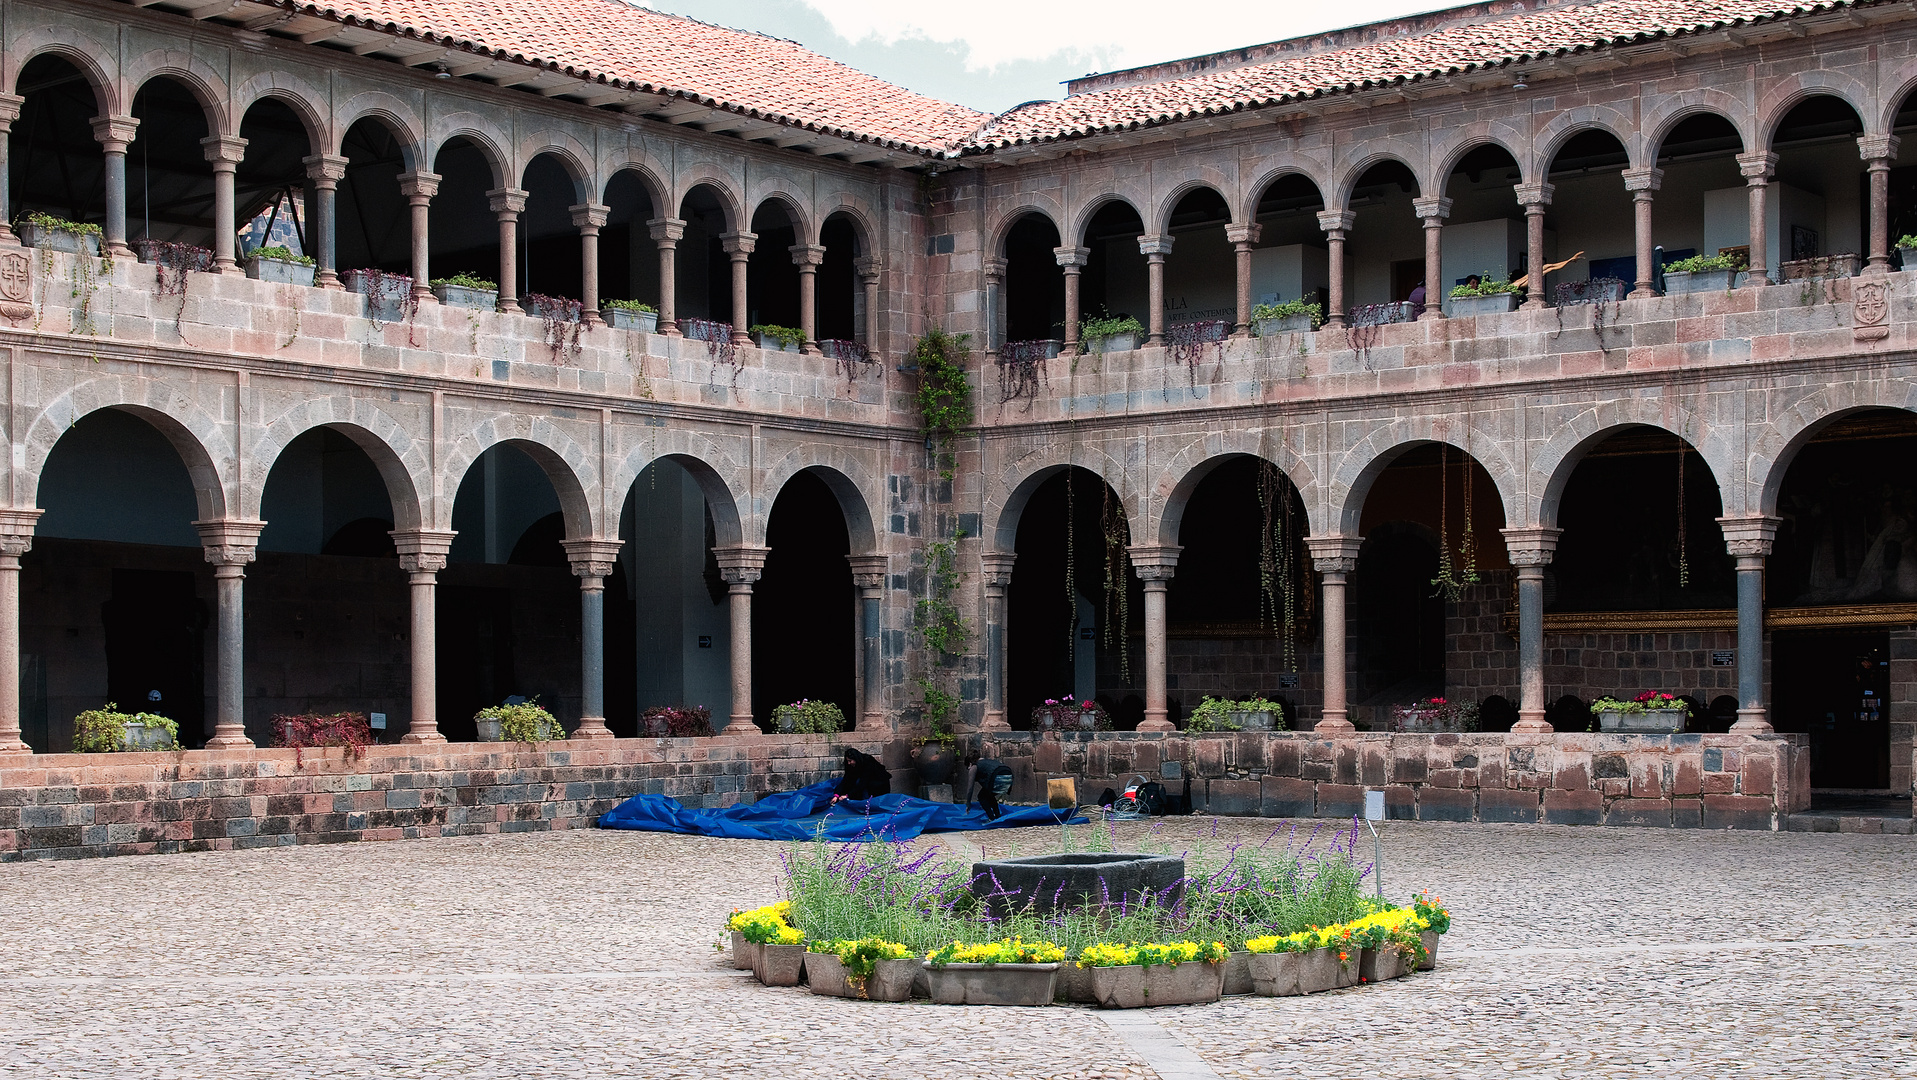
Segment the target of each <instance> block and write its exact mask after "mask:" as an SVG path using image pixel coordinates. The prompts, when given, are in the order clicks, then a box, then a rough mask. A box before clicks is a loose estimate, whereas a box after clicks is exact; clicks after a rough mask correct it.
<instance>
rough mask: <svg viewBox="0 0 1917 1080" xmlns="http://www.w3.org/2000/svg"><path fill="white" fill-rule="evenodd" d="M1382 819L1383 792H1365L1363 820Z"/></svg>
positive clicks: (1383, 815) (1383, 816) (1383, 817)
mask: <svg viewBox="0 0 1917 1080" xmlns="http://www.w3.org/2000/svg"><path fill="white" fill-rule="evenodd" d="M1384 819H1385V813H1384V792H1382V791H1367V792H1365V820H1366V821H1383V820H1384Z"/></svg>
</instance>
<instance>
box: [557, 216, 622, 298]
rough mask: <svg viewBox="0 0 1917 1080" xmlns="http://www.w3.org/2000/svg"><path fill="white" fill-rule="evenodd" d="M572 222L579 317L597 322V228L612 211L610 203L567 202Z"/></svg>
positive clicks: (602, 225)
mask: <svg viewBox="0 0 1917 1080" xmlns="http://www.w3.org/2000/svg"><path fill="white" fill-rule="evenodd" d="M566 209H568V210H570V211H572V223H573V225H574V226H576V227H577V228H578V229H579V321H580V322H581V323H582V324H584V325H586V326H598V325H599V323H600V318H599V230H600V229H601V228H603V227H604V226H605V224H606V219H607V218H608V217H609V216H611V214H612V207H610V206H601V205H599V204H598V203H590V202H588V203H580V204H579V205H578V206H569V207H567V208H566Z"/></svg>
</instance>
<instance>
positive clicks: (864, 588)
mask: <svg viewBox="0 0 1917 1080" xmlns="http://www.w3.org/2000/svg"><path fill="white" fill-rule="evenodd" d="M845 561H846V562H848V563H851V564H852V582H853V584H854V585H857V586H858V589H859V643H860V650H859V687H860V693H859V719H858V725H857V726H858V730H860V731H879V732H889V731H891V730H892V724H891V722H890V721H889V720H887V719H886V717H885V650H884V644H885V603H884V601H885V574H886V571H887V570H889V569H890V568H891V565H892V560H891V557H890V556H886V555H847V556H846V557H845Z"/></svg>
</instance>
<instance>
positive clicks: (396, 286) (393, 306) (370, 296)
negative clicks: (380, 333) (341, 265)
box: [340, 270, 413, 322]
mask: <svg viewBox="0 0 1917 1080" xmlns="http://www.w3.org/2000/svg"><path fill="white" fill-rule="evenodd" d="M340 280H341V281H342V282H343V283H345V285H346V291H347V292H355V293H359V294H360V295H361V296H364V297H365V298H366V317H367V318H369V319H373V320H374V321H376V322H401V321H404V320H405V318H406V313H407V310H408V309H409V308H410V307H411V306H412V292H413V279H412V278H409V277H407V276H406V275H404V274H384V275H381V277H380V279H379V280H380V285H379V286H378V287H376V286H375V285H374V284H373V282H374V279H373V278H372V277H371V276H369V275H368V274H367V273H366V272H365V271H364V270H348V271H347V272H346V273H344V274H342V275H341V276H340Z"/></svg>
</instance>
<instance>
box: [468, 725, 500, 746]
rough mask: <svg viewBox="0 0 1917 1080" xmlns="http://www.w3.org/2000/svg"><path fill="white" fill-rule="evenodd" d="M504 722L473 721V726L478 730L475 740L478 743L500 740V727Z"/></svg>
mask: <svg viewBox="0 0 1917 1080" xmlns="http://www.w3.org/2000/svg"><path fill="white" fill-rule="evenodd" d="M504 722H505V721H503V720H475V721H473V726H474V727H476V728H478V729H479V734H478V735H477V736H476V738H477V739H478V740H479V741H480V742H498V741H499V739H500V725H501V724H503V723H504Z"/></svg>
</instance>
